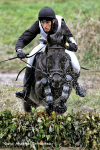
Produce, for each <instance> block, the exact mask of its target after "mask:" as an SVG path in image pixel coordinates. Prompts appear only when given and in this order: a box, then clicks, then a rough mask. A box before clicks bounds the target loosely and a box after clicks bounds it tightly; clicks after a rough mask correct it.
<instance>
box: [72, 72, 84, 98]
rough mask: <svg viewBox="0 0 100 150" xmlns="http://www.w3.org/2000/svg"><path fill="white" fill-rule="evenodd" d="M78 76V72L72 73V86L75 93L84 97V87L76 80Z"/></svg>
mask: <svg viewBox="0 0 100 150" xmlns="http://www.w3.org/2000/svg"><path fill="white" fill-rule="evenodd" d="M79 76H80V73H78V74H76V73H74V75H73V88H74V89H75V91H76V94H77V95H79V96H80V97H85V96H86V90H85V89H84V87H82V86H81V85H79V83H78V82H77V80H78V78H79Z"/></svg>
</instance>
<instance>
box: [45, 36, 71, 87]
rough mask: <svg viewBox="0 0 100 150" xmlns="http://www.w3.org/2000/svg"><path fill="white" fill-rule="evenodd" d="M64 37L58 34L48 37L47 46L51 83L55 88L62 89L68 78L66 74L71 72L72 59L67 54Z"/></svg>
mask: <svg viewBox="0 0 100 150" xmlns="http://www.w3.org/2000/svg"><path fill="white" fill-rule="evenodd" d="M64 43H65V41H64V37H63V35H62V34H61V33H57V34H55V35H52V36H50V35H49V37H48V46H47V59H46V64H47V70H48V73H49V79H50V83H51V85H52V86H53V87H54V88H60V87H61V84H63V83H64V81H65V78H66V72H68V71H69V70H70V57H69V55H67V54H66V53H65V48H64V46H63V45H64Z"/></svg>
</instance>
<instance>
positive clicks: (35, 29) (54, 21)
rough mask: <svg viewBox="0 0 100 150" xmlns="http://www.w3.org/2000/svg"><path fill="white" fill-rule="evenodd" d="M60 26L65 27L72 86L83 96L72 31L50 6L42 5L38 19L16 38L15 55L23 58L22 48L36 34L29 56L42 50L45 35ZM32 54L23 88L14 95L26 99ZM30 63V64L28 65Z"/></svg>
mask: <svg viewBox="0 0 100 150" xmlns="http://www.w3.org/2000/svg"><path fill="white" fill-rule="evenodd" d="M61 28H64V29H65V32H64V34H65V36H66V39H67V41H66V42H68V44H67V45H66V46H67V49H66V50H65V52H66V53H68V54H69V55H70V57H71V63H72V66H73V72H74V80H73V88H74V89H75V91H76V94H78V95H79V96H81V97H85V95H86V91H85V89H84V88H83V87H82V86H80V85H79V84H78V82H77V80H78V77H79V74H80V65H79V62H78V60H77V58H76V56H75V54H74V52H76V51H77V44H76V42H75V40H74V38H73V35H72V33H71V32H70V30H69V28H68V27H67V25H66V23H65V21H64V19H63V17H61V16H58V15H55V12H54V10H53V9H52V8H50V7H44V8H42V9H41V10H40V12H39V15H38V20H37V21H36V22H35V23H34V24H33V25H32V26H31V28H30V29H28V30H26V31H25V32H24V33H23V34H22V35H21V36H20V37H19V39H18V41H17V43H16V47H15V49H16V52H17V56H18V58H20V59H23V58H25V53H24V52H23V51H22V49H23V48H24V47H25V46H27V45H28V44H29V43H30V42H31V41H32V40H33V39H34V38H35V37H36V36H37V35H38V34H40V39H39V42H40V44H39V45H38V46H36V47H35V48H34V49H33V50H32V51H31V53H30V56H31V55H33V54H35V53H36V52H38V51H42V49H43V48H44V47H46V44H47V35H48V34H54V33H56V32H58V31H59V30H60V29H61ZM33 60H34V56H32V57H30V58H28V61H27V63H28V64H27V67H26V71H25V76H24V80H25V82H24V89H23V91H21V92H16V96H17V97H19V98H24V99H27V98H28V97H29V95H30V90H31V77H30V75H31V70H32V67H31V66H32V64H33ZM29 64H30V65H29Z"/></svg>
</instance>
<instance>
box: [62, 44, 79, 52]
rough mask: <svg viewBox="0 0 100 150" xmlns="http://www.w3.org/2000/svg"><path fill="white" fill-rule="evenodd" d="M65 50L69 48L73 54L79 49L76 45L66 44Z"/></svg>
mask: <svg viewBox="0 0 100 150" xmlns="http://www.w3.org/2000/svg"><path fill="white" fill-rule="evenodd" d="M65 48H67V49H68V50H70V51H72V52H76V51H77V49H78V47H77V45H76V44H75V43H67V42H66V44H65Z"/></svg>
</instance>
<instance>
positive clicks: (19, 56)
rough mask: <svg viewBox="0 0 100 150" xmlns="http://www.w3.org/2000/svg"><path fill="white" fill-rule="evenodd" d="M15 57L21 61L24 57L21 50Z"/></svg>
mask: <svg viewBox="0 0 100 150" xmlns="http://www.w3.org/2000/svg"><path fill="white" fill-rule="evenodd" d="M17 57H18V58H20V59H23V58H25V57H26V54H25V53H24V52H23V51H22V50H18V51H17Z"/></svg>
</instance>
